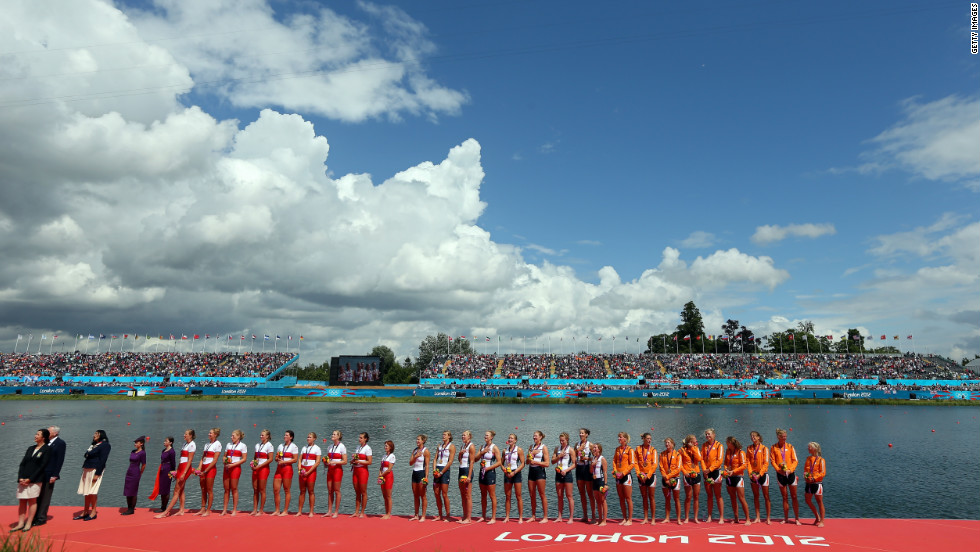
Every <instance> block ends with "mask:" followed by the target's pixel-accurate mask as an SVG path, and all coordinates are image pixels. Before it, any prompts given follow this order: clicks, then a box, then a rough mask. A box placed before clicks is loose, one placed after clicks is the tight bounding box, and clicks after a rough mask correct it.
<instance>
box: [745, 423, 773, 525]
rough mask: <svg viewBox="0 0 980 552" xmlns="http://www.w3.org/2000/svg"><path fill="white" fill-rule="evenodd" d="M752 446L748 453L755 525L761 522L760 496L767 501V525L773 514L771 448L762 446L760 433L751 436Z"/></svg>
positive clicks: (756, 432) (753, 433) (754, 432)
mask: <svg viewBox="0 0 980 552" xmlns="http://www.w3.org/2000/svg"><path fill="white" fill-rule="evenodd" d="M749 436H750V437H751V438H752V446H750V447H749V449H748V451H747V452H746V457H747V459H748V461H749V480H750V481H751V482H752V501H753V503H754V504H755V519H754V520H752V521H754V522H755V523H759V522H760V521H761V517H762V516H761V515H760V514H759V495H760V494H761V495H762V497H763V498H764V499H765V504H766V525H769V516H770V515H771V513H772V503H771V502H770V501H769V447H767V446H766V445H763V444H762V435H761V434H760V433H759V432H758V431H753V432H751V433H750V434H749Z"/></svg>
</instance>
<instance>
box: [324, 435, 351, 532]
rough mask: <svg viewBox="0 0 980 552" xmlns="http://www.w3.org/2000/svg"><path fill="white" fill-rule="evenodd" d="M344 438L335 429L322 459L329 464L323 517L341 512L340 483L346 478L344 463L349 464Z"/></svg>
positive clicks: (333, 515)
mask: <svg viewBox="0 0 980 552" xmlns="http://www.w3.org/2000/svg"><path fill="white" fill-rule="evenodd" d="M343 438H344V434H343V433H341V431H340V430H339V429H337V430H334V432H333V433H331V434H330V441H331V444H330V446H329V447H327V455H326V456H324V457H323V458H321V459H320V461H321V462H323V463H324V464H325V465H326V466H327V513H326V514H324V515H323V517H337V513H338V512H340V483H341V481H343V480H344V465H345V464H347V447H345V446H344V444H343V443H342V442H340V440H341V439H343Z"/></svg>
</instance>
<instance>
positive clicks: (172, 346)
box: [14, 334, 303, 354]
mask: <svg viewBox="0 0 980 552" xmlns="http://www.w3.org/2000/svg"><path fill="white" fill-rule="evenodd" d="M169 335H170V339H167V338H166V337H164V336H163V335H160V336H158V337H153V336H150V335H146V334H143V335H140V334H133V335H132V336H130V334H123V336H122V337H119V336H118V335H115V334H99V335H98V337H96V336H95V335H94V334H88V337H87V338H86V337H85V335H84V334H76V335H74V336H73V339H74V341H75V342H74V344H73V345H72V350H73V351H76V350H78V347H79V342H81V343H83V344H86V352H87V351H88V349H89V346H88V345H87V344H89V343H91V342H93V341H94V342H96V348H95V352H96V353H100V352H102V342H103V341H108V347H107V348H106V352H107V353H111V352H112V345H113V342H115V341H117V340H118V341H119V342H120V344H119V350H118V351H117V352H125V346H126V342H127V341H128V342H131V343H132V345H131V347H130V352H136V345H137V342H139V341H140V340H143V341H145V342H146V343H147V346H146V347H148V346H150V343H151V341H155V342H154V343H152V346H153V351H154V352H159V350H160V346H161V345H164V351H167V350H172V351H176V350H177V344H178V343H184V342H187V343H190V352H192V353H193V352H194V343H195V342H197V341H200V342H201V349H200V351H199V352H202V353H206V352H208V351H207V348H208V341H210V340H213V341H214V347H213V349H212V352H215V353H216V352H218V345H219V343H221V342H225V345H226V346H225V350H228V349H229V347H228V346H229V345H230V346H231V347H230V348H236V347H237V352H238V353H241V352H242V346H243V345H244V344H245V342H246V341H247V340H248V339H247V338H246V337H245V335H240V336H239V338H238V339H237V340H236V339H235V338H234V336H233V335H229V336H228V339H227V340H225V339H224V337H223V336H219V335H216V336H214V337H211V334H204V336H203V337H202V336H201V334H192V335H187V334H180V335H179V336H178V335H177V334H169ZM251 336H252V338H251V340H248V341H249V344H248V352H254V351H255V342H256V341H261V342H262V348H261V352H265V349H266V343H268V342H272V344H273V349H272V351H273V352H274V353H275V352H279V341H285V342H286V350H285V352H287V353H288V352H289V344H290V343H291V342H292V341H293V336H292V335H287V336H286V337H285V338H283V337H282V336H279V335H276V336H275V337H274V338H273V337H272V335H270V334H263V336H262V337H261V338H259V336H258V335H256V334H251ZM24 340H25V338H24V336H23V334H17V340H16V341H15V342H14V354H17V349H18V347H19V346H20V342H21V341H24ZM58 340H59V336H58V334H53V335H52V336H51V338H50V340H48V336H47V334H41V338H40V339H38V341H37V343H38V345H37V351H36V353H35V354H41V348H42V347H43V345H44V342H45V341H49V344H48V354H52V353H53V351H54V344H55V341H58ZM26 341H27V345H26V346H25V347H24V352H25V353H28V354H29V353H30V352H31V343H32V342H33V341H34V334H28V336H27V338H26ZM68 341H69V339H61V346H62V350H64V345H65V343H67V342H68ZM236 342H237V343H236ZM297 342H298V345H297V346H296V352H297V353H299V351H300V349H302V346H303V336H299V339H298V340H297ZM146 347H143V349H146Z"/></svg>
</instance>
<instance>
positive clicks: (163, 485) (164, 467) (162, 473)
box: [150, 437, 177, 512]
mask: <svg viewBox="0 0 980 552" xmlns="http://www.w3.org/2000/svg"><path fill="white" fill-rule="evenodd" d="M176 466H177V453H176V452H175V451H174V438H173V437H167V438H166V439H164V440H163V450H162V451H161V452H160V468H159V469H158V470H157V480H156V484H155V485H154V486H153V494H152V495H150V500H155V499H156V497H157V495H160V500H161V501H162V503H163V504H162V505H161V506H160V511H161V512H165V511H166V510H167V504H169V503H170V482H171V481H173V478H172V477H171V476H170V472H172V471H174V470H175V469H177V467H176Z"/></svg>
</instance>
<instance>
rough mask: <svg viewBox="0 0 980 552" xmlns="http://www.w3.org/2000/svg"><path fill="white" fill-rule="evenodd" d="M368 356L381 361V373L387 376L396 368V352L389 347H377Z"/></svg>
mask: <svg viewBox="0 0 980 552" xmlns="http://www.w3.org/2000/svg"><path fill="white" fill-rule="evenodd" d="M368 356H376V357H378V358H380V359H381V366H380V368H381V373H382V374H387V373H388V370H391V369H392V367H394V366H395V352H394V351H392V350H391V348H390V347H388V346H387V345H375V346H374V348H372V349H371V352H370V353H368Z"/></svg>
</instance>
